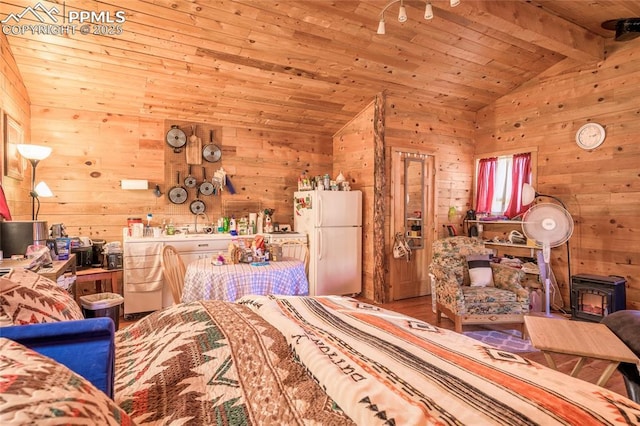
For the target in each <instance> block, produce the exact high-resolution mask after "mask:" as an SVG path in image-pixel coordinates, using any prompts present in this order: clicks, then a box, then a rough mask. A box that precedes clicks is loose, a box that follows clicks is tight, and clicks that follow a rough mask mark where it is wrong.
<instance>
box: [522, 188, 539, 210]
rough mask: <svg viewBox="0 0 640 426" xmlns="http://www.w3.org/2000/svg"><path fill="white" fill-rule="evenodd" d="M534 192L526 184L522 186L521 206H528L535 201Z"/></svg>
mask: <svg viewBox="0 0 640 426" xmlns="http://www.w3.org/2000/svg"><path fill="white" fill-rule="evenodd" d="M536 195H537V194H536V190H535V189H534V188H533V186H531V185H530V184H528V183H525V184H523V185H522V205H523V206H528V205H529V204H531V203H533V200H535V199H536Z"/></svg>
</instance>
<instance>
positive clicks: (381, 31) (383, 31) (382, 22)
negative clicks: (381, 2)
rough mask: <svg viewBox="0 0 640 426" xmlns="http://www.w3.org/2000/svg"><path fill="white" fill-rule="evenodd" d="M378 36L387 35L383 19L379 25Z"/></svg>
mask: <svg viewBox="0 0 640 426" xmlns="http://www.w3.org/2000/svg"><path fill="white" fill-rule="evenodd" d="M378 34H383V35H384V34H386V31H385V28H384V19H381V20H380V22H379V23H378Z"/></svg>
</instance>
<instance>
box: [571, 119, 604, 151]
mask: <svg viewBox="0 0 640 426" xmlns="http://www.w3.org/2000/svg"><path fill="white" fill-rule="evenodd" d="M605 136H606V132H605V130H604V127H602V126H601V125H600V124H598V123H587V124H585V125H583V126H582V127H580V128H579V129H578V131H577V132H576V143H577V144H578V146H579V147H580V148H582V149H594V148H597V147H599V146H600V145H602V142H604V138H605Z"/></svg>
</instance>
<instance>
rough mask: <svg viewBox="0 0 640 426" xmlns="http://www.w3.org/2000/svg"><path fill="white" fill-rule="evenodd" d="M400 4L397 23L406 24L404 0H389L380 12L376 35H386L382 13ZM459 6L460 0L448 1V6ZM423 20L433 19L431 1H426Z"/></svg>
mask: <svg viewBox="0 0 640 426" xmlns="http://www.w3.org/2000/svg"><path fill="white" fill-rule="evenodd" d="M396 3H400V9H399V11H398V21H399V22H406V21H407V9H406V8H405V6H404V0H391V1H390V2H389V3H387V5H386V6H385V7H384V8H383V9H382V11H381V12H380V22H378V31H377V34H380V35H383V34H386V28H385V21H384V13H385V12H386V11H387V9H389V7H391V6H392V5H394V4H396ZM459 4H460V0H449V6H451V7H456V6H457V5H459ZM424 19H425V20H427V21H429V20H431V19H433V6H432V5H431V0H427V2H426V5H425V9H424Z"/></svg>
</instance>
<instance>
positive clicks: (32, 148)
mask: <svg viewBox="0 0 640 426" xmlns="http://www.w3.org/2000/svg"><path fill="white" fill-rule="evenodd" d="M17 148H18V152H19V153H20V155H22V156H23V157H24V158H26V159H27V160H29V162H30V163H31V191H30V192H29V195H30V196H31V220H36V219H37V215H36V199H37V198H38V192H36V167H37V166H38V163H39V162H40V160H44V159H45V158H47V157H48V156H49V155H50V154H51V148H50V147H48V146H41V145H27V144H19V145H17ZM41 184H44V186H45V187H46V184H45V183H44V182H41V183H40V184H38V187H39V189H40V190H41V191H42V190H43V189H44V188H42V187H41ZM46 189H47V190H48V189H49V187H46ZM49 193H51V191H50V190H49ZM42 195H45V194H42ZM39 205H40V200H38V206H39ZM38 210H39V209H38Z"/></svg>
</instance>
